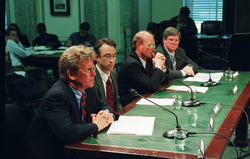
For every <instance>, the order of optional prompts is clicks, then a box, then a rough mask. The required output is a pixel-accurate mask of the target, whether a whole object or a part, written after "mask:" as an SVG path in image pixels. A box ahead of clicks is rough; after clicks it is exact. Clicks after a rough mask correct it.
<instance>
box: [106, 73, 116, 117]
mask: <svg viewBox="0 0 250 159" xmlns="http://www.w3.org/2000/svg"><path fill="white" fill-rule="evenodd" d="M106 89H107V101H108V105H109V106H110V107H111V108H112V110H113V111H114V112H115V104H114V95H113V89H112V83H111V81H110V77H108V81H107V82H106Z"/></svg>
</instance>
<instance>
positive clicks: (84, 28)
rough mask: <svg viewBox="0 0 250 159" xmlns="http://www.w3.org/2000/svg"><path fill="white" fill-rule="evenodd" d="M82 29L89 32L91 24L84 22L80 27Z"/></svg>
mask: <svg viewBox="0 0 250 159" xmlns="http://www.w3.org/2000/svg"><path fill="white" fill-rule="evenodd" d="M80 29H82V30H86V31H89V23H88V22H83V23H82V24H81V25H80Z"/></svg>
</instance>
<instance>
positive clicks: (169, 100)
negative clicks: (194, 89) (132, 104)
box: [136, 98, 174, 105]
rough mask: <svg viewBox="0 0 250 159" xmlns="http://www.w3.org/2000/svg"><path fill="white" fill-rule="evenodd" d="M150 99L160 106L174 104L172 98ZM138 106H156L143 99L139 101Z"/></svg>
mask: <svg viewBox="0 0 250 159" xmlns="http://www.w3.org/2000/svg"><path fill="white" fill-rule="evenodd" d="M148 99H149V100H151V101H153V102H155V103H157V104H159V105H172V104H173V103H174V99H172V98H148ZM136 104H138V105H154V104H153V103H151V102H149V101H147V100H146V99H143V98H142V99H141V100H139V101H138V102H137V103H136Z"/></svg>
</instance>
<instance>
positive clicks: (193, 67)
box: [154, 27, 198, 78]
mask: <svg viewBox="0 0 250 159" xmlns="http://www.w3.org/2000/svg"><path fill="white" fill-rule="evenodd" d="M180 38H181V34H180V32H179V31H178V30H177V29H176V28H174V27H168V28H166V29H165V30H164V32H163V43H162V44H160V45H158V46H157V48H156V49H155V51H154V52H155V53H157V52H160V53H162V54H163V55H164V56H165V57H166V63H165V64H166V66H167V67H168V69H169V76H171V77H172V78H181V77H185V76H194V74H195V73H197V72H198V66H197V64H196V63H195V62H194V61H192V60H191V59H189V58H188V57H187V55H186V52H185V51H184V49H182V48H181V47H178V46H179V42H180Z"/></svg>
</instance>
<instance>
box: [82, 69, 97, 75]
mask: <svg viewBox="0 0 250 159" xmlns="http://www.w3.org/2000/svg"><path fill="white" fill-rule="evenodd" d="M95 70H96V68H95V67H90V68H88V69H87V70H80V71H82V72H85V73H87V74H90V73H91V72H92V71H95Z"/></svg>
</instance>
